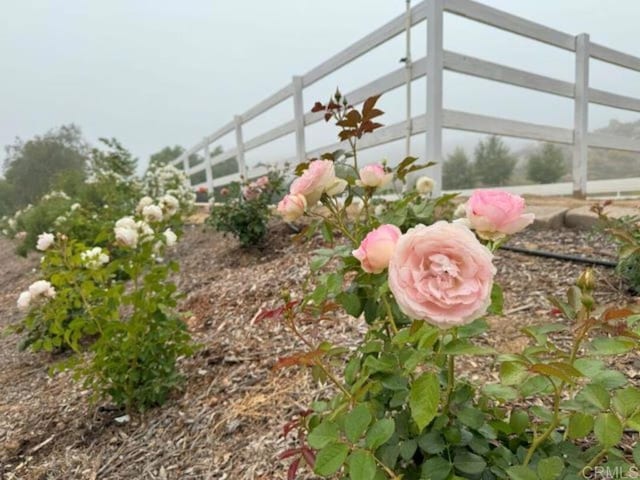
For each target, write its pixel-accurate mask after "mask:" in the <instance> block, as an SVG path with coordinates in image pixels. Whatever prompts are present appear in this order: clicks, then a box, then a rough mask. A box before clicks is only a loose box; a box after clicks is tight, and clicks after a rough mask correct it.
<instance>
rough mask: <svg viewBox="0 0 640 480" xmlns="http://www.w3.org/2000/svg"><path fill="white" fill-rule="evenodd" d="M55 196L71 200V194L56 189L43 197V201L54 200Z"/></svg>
mask: <svg viewBox="0 0 640 480" xmlns="http://www.w3.org/2000/svg"><path fill="white" fill-rule="evenodd" d="M54 198H62V199H63V200H70V198H69V195H67V194H66V193H64V192H62V191H57V190H54V191H53V192H49V193H47V194H46V195H45V196H43V197H42V201H44V202H46V201H47V200H53V199H54Z"/></svg>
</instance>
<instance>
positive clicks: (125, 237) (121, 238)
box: [113, 223, 138, 248]
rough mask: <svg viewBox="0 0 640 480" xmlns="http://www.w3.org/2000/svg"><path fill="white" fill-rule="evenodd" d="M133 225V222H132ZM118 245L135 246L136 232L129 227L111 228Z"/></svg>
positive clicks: (136, 242) (136, 243)
mask: <svg viewBox="0 0 640 480" xmlns="http://www.w3.org/2000/svg"><path fill="white" fill-rule="evenodd" d="M134 227H135V223H134ZM113 232H114V233H115V236H116V241H117V242H118V245H120V246H122V247H131V248H135V247H136V246H137V245H138V232H137V231H136V230H134V229H131V228H126V227H116V228H114V229H113Z"/></svg>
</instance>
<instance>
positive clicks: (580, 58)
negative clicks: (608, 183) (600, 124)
mask: <svg viewBox="0 0 640 480" xmlns="http://www.w3.org/2000/svg"><path fill="white" fill-rule="evenodd" d="M575 80H576V81H575V94H574V110H573V196H574V197H579V198H584V197H586V196H587V159H588V152H589V144H588V140H587V136H588V135H589V35H588V34H586V33H582V34H580V35H578V36H577V37H576V79H575Z"/></svg>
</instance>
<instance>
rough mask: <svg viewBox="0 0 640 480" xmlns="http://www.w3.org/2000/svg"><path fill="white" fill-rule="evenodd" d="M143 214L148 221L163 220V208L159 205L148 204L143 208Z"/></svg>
mask: <svg viewBox="0 0 640 480" xmlns="http://www.w3.org/2000/svg"><path fill="white" fill-rule="evenodd" d="M142 216H143V217H144V219H145V220H146V221H147V222H159V221H160V220H162V209H161V208H160V207H159V206H157V205H147V206H146V207H144V208H143V209H142Z"/></svg>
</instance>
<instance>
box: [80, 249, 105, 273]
mask: <svg viewBox="0 0 640 480" xmlns="http://www.w3.org/2000/svg"><path fill="white" fill-rule="evenodd" d="M80 258H81V259H82V261H83V262H84V263H85V266H86V267H87V268H89V269H91V270H95V269H97V268H100V267H101V266H102V265H105V264H107V263H109V255H107V254H106V253H104V252H103V251H102V248H100V247H94V248H92V249H90V250H87V251H85V252H82V253H81V254H80Z"/></svg>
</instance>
